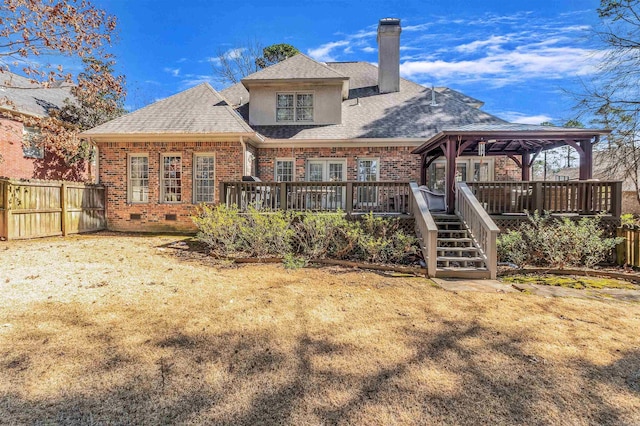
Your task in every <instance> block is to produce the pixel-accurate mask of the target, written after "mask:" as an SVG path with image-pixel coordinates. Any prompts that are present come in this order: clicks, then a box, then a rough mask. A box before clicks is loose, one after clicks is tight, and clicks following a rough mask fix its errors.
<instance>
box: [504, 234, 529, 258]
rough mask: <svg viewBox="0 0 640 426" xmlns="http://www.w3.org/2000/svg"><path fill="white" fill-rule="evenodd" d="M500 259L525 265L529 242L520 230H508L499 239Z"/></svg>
mask: <svg viewBox="0 0 640 426" xmlns="http://www.w3.org/2000/svg"><path fill="white" fill-rule="evenodd" d="M497 250H498V260H500V261H501V262H511V263H515V264H516V265H523V264H524V263H525V261H526V259H527V244H526V243H525V241H524V238H523V237H522V233H521V232H520V231H513V230H511V231H508V232H506V233H504V234H500V235H499V236H498V239H497Z"/></svg>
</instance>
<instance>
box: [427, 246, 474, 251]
mask: <svg viewBox="0 0 640 426" xmlns="http://www.w3.org/2000/svg"><path fill="white" fill-rule="evenodd" d="M436 250H438V251H466V252H472V251H476V252H477V251H480V250H479V249H478V248H477V247H436Z"/></svg>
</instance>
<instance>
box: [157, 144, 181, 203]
mask: <svg viewBox="0 0 640 426" xmlns="http://www.w3.org/2000/svg"><path fill="white" fill-rule="evenodd" d="M160 164H161V165H160V167H161V169H160V202H162V203H180V202H182V156H181V155H179V154H163V155H162V157H161V161H160Z"/></svg>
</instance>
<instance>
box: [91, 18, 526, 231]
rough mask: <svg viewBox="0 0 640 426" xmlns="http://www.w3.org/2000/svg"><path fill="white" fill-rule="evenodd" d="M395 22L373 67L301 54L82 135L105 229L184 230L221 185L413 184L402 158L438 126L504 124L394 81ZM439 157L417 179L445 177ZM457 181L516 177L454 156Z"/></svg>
mask: <svg viewBox="0 0 640 426" xmlns="http://www.w3.org/2000/svg"><path fill="white" fill-rule="evenodd" d="M400 32H401V29H400V21H399V20H397V19H384V20H381V21H380V25H379V27H378V46H379V65H378V67H376V66H374V65H371V64H369V63H365V62H334V63H320V62H318V61H315V60H313V59H311V58H309V57H307V56H305V55H303V54H298V55H296V56H294V57H292V58H289V59H287V60H285V61H283V62H280V63H278V64H275V65H273V66H270V67H268V68H266V69H264V70H261V71H259V72H256V73H254V74H251V75H249V76H247V77H245V78H244V79H242V81H241V83H238V84H236V85H234V86H231V87H229V88H227V89H225V90H223V91H221V92H220V93H218V92H216V91H215V90H214V89H213V88H212V87H211V86H210V85H208V84H206V83H203V84H201V85H199V86H196V87H193V88H191V89H188V90H185V91H183V92H181V93H178V94H176V95H174V96H171V97H169V98H167V99H164V100H161V101H159V102H156V103H154V104H151V105H149V106H147V107H145V108H142V109H140V110H138V111H135V112H132V113H130V114H128V115H125V116H122V117H120V118H117V119H115V120H112V121H109V122H107V123H105V124H102V125H100V126H98V127H96V128H94V129H91V130H88V131H86V132H84V133H83V135H84V136H85V137H87V138H89V139H91V140H92V141H93V142H94V143H95V144H96V145H97V146H98V149H99V152H100V156H99V164H100V171H99V178H100V182H101V183H102V184H104V185H106V186H107V188H108V197H107V211H108V222H109V228H110V229H114V230H131V231H134V230H135V231H141V230H144V231H160V230H191V229H193V224H192V221H191V219H190V216H191V215H192V214H193V211H194V206H195V205H196V204H198V203H201V202H218V201H221V200H220V194H219V190H218V188H219V187H220V184H221V183H222V182H224V181H238V180H240V179H241V178H242V177H243V176H246V175H253V176H256V177H258V178H260V179H262V180H263V181H347V180H349V181H377V180H384V181H418V180H420V178H421V157H420V156H419V155H416V154H412V151H413V150H414V149H416V148H417V147H419V146H421V145H422V144H423V143H424V142H425V141H427V140H429V138H431V137H433V136H434V135H436V134H438V133H439V132H441V131H442V130H443V129H444V128H446V127H462V126H466V125H470V124H479V125H502V124H506V122H505V121H503V120H501V119H499V118H497V117H495V116H492V115H490V114H488V113H486V112H483V111H481V110H480V109H479V108H480V107H481V106H482V102H480V101H478V100H476V99H473V98H470V97H468V96H465V95H463V94H461V93H459V92H457V91H455V90H452V89H449V88H437V89H434V90H432V89H431V88H428V87H424V86H421V85H419V84H417V83H414V82H411V81H409V80H406V79H403V78H400V70H399V54H400ZM444 164H445V163H444V160H442V161H440V160H436V161H433V162H432V164H431V166H430V168H429V171H428V173H427V177H426V180H427V182H428V184H429V185H430V186H431V187H432V188H441V187H442V186H443V181H444ZM457 173H458V178H459V179H461V180H467V181H473V180H516V179H519V175H520V171H519V168H518V166H517V165H516V164H515V163H514V161H512V160H511V159H508V158H507V157H500V156H492V157H481V158H479V157H475V156H474V157H460V158H458V160H457Z"/></svg>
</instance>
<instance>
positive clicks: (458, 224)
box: [436, 222, 462, 228]
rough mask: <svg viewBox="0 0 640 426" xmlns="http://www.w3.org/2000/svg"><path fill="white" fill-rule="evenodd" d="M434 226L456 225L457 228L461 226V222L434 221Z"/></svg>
mask: <svg viewBox="0 0 640 426" xmlns="http://www.w3.org/2000/svg"><path fill="white" fill-rule="evenodd" d="M436 226H438V227H440V226H447V227H449V226H457V227H458V228H460V227H462V224H461V223H460V222H436Z"/></svg>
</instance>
